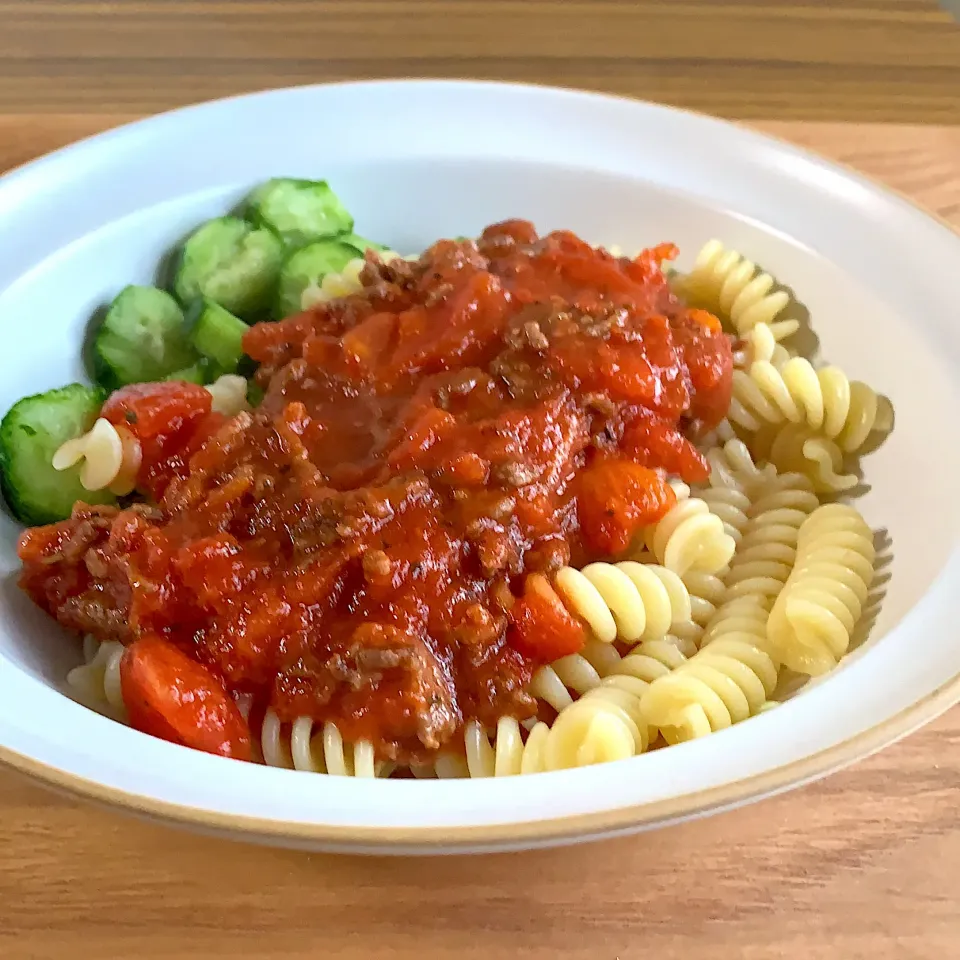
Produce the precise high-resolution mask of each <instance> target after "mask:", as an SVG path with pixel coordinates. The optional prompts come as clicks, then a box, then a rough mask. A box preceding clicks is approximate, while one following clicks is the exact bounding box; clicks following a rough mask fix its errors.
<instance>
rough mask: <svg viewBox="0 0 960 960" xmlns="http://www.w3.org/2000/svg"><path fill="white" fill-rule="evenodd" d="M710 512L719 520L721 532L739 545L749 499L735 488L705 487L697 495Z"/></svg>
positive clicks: (745, 523)
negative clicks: (721, 526) (721, 525)
mask: <svg viewBox="0 0 960 960" xmlns="http://www.w3.org/2000/svg"><path fill="white" fill-rule="evenodd" d="M697 495H698V496H699V498H700V499H701V500H702V501H703V502H704V503H705V504H706V505H707V507H708V508H709V510H710V512H711V513H712V514H713V515H714V516H716V517H719V518H720V521H721V523H723V532H724V533H725V534H726V535H727V536H728V537H730V539H731V540H733V542H734V544H739V543H740V541H741V540H742V539H743V531H744V528H745V527H746V525H747V523H748V520H747V511H748V510H749V509H750V498H749V497H748V496H747V495H746V494H745V493H744V492H743V491H742V490H739V489H737V488H736V487H707V488H706V489H704V490H700V491H699V492H698V494H697Z"/></svg>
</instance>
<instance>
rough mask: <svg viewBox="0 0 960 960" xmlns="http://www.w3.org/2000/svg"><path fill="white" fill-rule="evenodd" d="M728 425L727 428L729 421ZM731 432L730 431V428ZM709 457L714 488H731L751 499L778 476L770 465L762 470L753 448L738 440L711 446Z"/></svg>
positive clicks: (707, 454) (732, 438)
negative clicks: (767, 482)
mask: <svg viewBox="0 0 960 960" xmlns="http://www.w3.org/2000/svg"><path fill="white" fill-rule="evenodd" d="M724 423H725V424H726V421H724ZM727 428H728V429H729V425H728V424H727ZM731 433H732V430H731ZM705 455H706V458H707V462H708V463H709V464H710V485H711V486H713V487H727V488H730V489H733V490H738V491H740V492H741V493H744V494H746V495H748V496H750V495H751V494H752V493H753V492H754V491H756V490H757V489H758V488H760V487H761V486H763V484H764V483H765V482H766V481H768V480H770V479H772V477H773V476H774V475H775V474H776V472H777V471H776V469H775V468H774V466H773V465H772V464H769V463H767V464H765V465H764V466H763V467H758V466H757V464H756V462H755V457H754V455H753V454H752V453H751V451H750V449H749V447H748V446H747V445H746V444H745V443H744V442H743V441H742V440H740V439H739V438H738V437H736V436H730V437H729V438H728V439H726V440H724V441H723V443H722V445H721V446H717V445H713V446H711V447H710V448H709V449H707V451H706V454H705ZM756 459H761V458H759V457H758V458H756ZM701 496H702V494H701Z"/></svg>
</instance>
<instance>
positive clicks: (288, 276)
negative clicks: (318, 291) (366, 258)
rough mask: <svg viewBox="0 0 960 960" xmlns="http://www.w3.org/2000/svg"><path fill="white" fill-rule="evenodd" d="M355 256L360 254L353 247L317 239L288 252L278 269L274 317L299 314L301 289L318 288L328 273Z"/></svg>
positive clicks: (341, 242) (336, 271)
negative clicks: (278, 276)
mask: <svg viewBox="0 0 960 960" xmlns="http://www.w3.org/2000/svg"><path fill="white" fill-rule="evenodd" d="M358 255H359V256H362V254H358V252H357V249H356V247H353V246H351V245H350V244H348V243H345V242H343V241H341V240H317V241H316V243H311V244H309V245H308V246H306V247H304V248H303V249H302V250H298V251H297V252H296V253H294V254H291V255H290V257H289V258H288V259H287V262H286V263H284V265H283V268H282V269H281V271H280V281H279V283H278V284H277V304H276V307H274V316H275V317H276V319H277V320H282V319H283V318H284V317H289V316H291V315H292V314H294V313H300V311H301V310H303V303H302V297H303V292H304V291H305V290H307V289H308V288H310V287H314V288H315V287H319V286H320V282H321V281H322V280H323V278H324V277H325V276H326V275H327V274H328V273H340V271H341V270H343V268H344V267H345V266H346V265H347V264H348V263H349V262H350V261H351V260H356V259H357V257H358Z"/></svg>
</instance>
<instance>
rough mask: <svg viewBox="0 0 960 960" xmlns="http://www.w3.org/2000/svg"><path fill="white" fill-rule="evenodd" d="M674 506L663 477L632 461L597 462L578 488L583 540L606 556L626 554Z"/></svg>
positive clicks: (672, 494)
mask: <svg viewBox="0 0 960 960" xmlns="http://www.w3.org/2000/svg"><path fill="white" fill-rule="evenodd" d="M675 502H676V495H675V494H674V492H673V490H672V489H671V488H670V486H669V484H668V483H667V482H666V480H664V479H663V477H661V476H660V474H658V473H656V472H655V471H654V470H651V469H650V468H649V467H644V466H641V465H640V464H637V463H632V462H631V461H629V460H620V459H616V458H611V459H608V460H598V461H597V462H595V463H593V464H592V465H591V466H589V467H588V468H587V469H586V470H585V471H584V473H583V474H582V475H581V477H580V481H579V483H578V485H577V511H578V515H579V518H580V528H581V532H582V535H583V539H584V541H585V542H586V543H587V544H588V545H589V546H590V547H592V548H593V549H594V550H596V551H598V552H599V553H600V554H602V555H605V556H616V555H617V554H620V553H623V551H624V550H626V549H627V547H629V546H630V543H631V541H632V540H633V538H634V537H635V536H636V534H637V533H638V532H639V531H640V530H641V529H643V528H644V527H647V526H649V525H650V524H652V523H656V522H657V521H658V520H659V519H660V518H661V517H662V516H663V515H664V514H665V513H666V512H667V511H668V510H669V509H670V507H671V506H673V504H674V503H675Z"/></svg>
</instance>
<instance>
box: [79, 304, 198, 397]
mask: <svg viewBox="0 0 960 960" xmlns="http://www.w3.org/2000/svg"><path fill="white" fill-rule="evenodd" d="M196 359H197V354H196V351H195V350H194V349H193V347H192V346H191V345H190V340H189V338H188V337H187V331H186V328H185V325H184V320H183V311H182V310H181V309H180V305H179V304H178V303H177V301H176V300H174V299H173V297H171V296H170V294H169V293H167V292H166V291H165V290H158V289H157V288H156V287H136V286H129V287H124V289H123V290H121V291H120V293H119V294H117V298H116V299H115V300H114V301H113V303H111V304H110V307H109V308H108V310H107V313H106V316H105V317H104V319H103V323H102V324H101V325H100V328H99V329H98V330H97V332H96V334H95V335H94V339H93V367H94V375H95V376H96V379H97V382H98V383H100V384H101V385H102V386H104V387H106V388H107V389H108V390H114V389H116V388H117V387H122V386H124V385H125V384H128V383H143V382H145V381H150V380H162V379H163V378H164V377H166V376H167V375H169V374H170V373H172V372H173V371H174V370H179V369H181V368H182V367H186V366H189V365H190V364H191V363H193V362H194V361H195V360H196Z"/></svg>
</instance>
